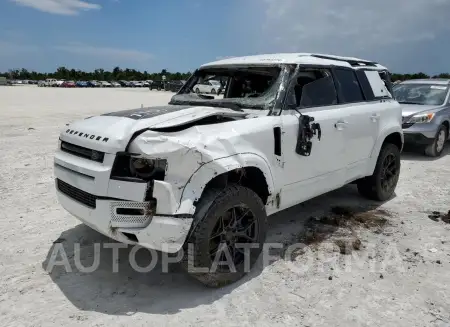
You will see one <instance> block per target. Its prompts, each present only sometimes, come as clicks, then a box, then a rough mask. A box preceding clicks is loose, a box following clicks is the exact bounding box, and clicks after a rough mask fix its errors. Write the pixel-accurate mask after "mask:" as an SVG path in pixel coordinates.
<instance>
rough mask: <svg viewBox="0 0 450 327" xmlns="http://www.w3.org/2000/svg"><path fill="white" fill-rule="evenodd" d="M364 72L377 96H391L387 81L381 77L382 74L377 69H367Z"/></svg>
mask: <svg viewBox="0 0 450 327" xmlns="http://www.w3.org/2000/svg"><path fill="white" fill-rule="evenodd" d="M364 73H365V75H366V77H367V80H368V81H369V83H370V87H371V88H372V91H373V94H374V95H375V98H385V97H389V98H390V97H391V94H390V93H389V91H388V89H387V86H386V84H385V82H384V81H383V80H382V79H381V77H380V74H379V73H378V72H377V71H370V70H367V71H365V72H364Z"/></svg>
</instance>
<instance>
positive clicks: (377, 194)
mask: <svg viewBox="0 0 450 327" xmlns="http://www.w3.org/2000/svg"><path fill="white" fill-rule="evenodd" d="M399 177H400V149H399V148H398V147H397V146H396V145H395V144H392V143H386V144H384V145H383V147H382V148H381V151H380V154H379V156H378V159H377V164H376V166H375V171H374V172H373V175H372V176H368V177H365V178H362V179H360V180H359V181H358V182H357V186H358V191H359V193H360V194H361V195H362V196H364V197H365V198H367V199H370V200H375V201H386V200H388V199H390V198H391V196H392V195H393V194H394V191H395V188H396V187H397V183H398V179H399Z"/></svg>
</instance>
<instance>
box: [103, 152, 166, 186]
mask: <svg viewBox="0 0 450 327" xmlns="http://www.w3.org/2000/svg"><path fill="white" fill-rule="evenodd" d="M166 168H167V160H166V159H159V158H156V159H153V158H144V157H141V156H140V155H139V154H131V153H118V154H117V157H116V160H115V162H114V165H113V169H112V172H111V178H112V179H120V180H130V181H131V180H135V179H138V180H141V181H151V180H161V181H163V180H164V177H165V173H166Z"/></svg>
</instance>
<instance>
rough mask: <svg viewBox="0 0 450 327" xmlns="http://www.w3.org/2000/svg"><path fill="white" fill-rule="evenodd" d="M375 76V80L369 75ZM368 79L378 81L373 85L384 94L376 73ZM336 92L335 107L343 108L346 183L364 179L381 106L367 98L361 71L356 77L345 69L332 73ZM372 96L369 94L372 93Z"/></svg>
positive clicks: (384, 90)
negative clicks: (337, 105) (336, 100)
mask: <svg viewBox="0 0 450 327" xmlns="http://www.w3.org/2000/svg"><path fill="white" fill-rule="evenodd" d="M372 73H375V75H376V76H374V75H372ZM370 76H371V78H373V79H375V77H377V78H378V81H379V83H378V84H377V85H376V87H377V90H378V89H379V90H378V92H379V93H382V92H385V93H384V94H385V95H387V89H386V87H385V86H384V84H383V82H382V80H381V79H380V77H379V75H378V73H377V72H376V71H372V72H370ZM334 77H335V81H336V86H337V89H338V95H339V103H340V104H343V105H345V123H346V129H345V132H344V138H345V149H344V153H345V160H346V164H347V167H348V172H347V174H348V175H347V181H349V180H353V179H355V178H358V177H362V176H364V175H365V167H366V163H367V160H368V159H369V158H370V155H371V153H372V149H373V147H374V146H375V143H376V141H377V137H378V134H379V128H380V126H379V121H380V115H381V108H382V106H383V104H382V103H380V100H379V99H376V98H375V97H374V96H373V95H370V94H368V92H367V90H366V89H367V88H368V89H369V90H370V89H371V86H370V85H371V84H370V83H369V81H368V78H367V76H366V75H365V72H364V71H361V72H360V73H358V72H355V70H353V69H350V68H345V67H342V68H341V67H339V68H335V69H334ZM372 93H373V91H372Z"/></svg>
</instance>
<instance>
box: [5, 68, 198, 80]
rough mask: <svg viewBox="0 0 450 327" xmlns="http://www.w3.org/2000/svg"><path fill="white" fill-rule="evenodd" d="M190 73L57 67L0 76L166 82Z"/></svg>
mask: <svg viewBox="0 0 450 327" xmlns="http://www.w3.org/2000/svg"><path fill="white" fill-rule="evenodd" d="M191 74H192V73H191V72H187V73H180V72H176V73H172V72H169V71H167V70H166V69H163V70H161V72H159V73H149V72H147V71H144V72H141V71H138V70H135V69H129V68H126V69H121V68H120V67H115V68H114V69H113V70H112V71H107V70H104V69H100V68H99V69H95V70H94V71H92V72H85V71H82V70H75V69H68V68H66V67H59V68H58V69H57V70H56V71H55V72H53V73H42V72H36V71H29V70H27V69H25V68H22V69H11V70H9V71H8V72H4V73H1V72H0V76H3V77H6V78H9V79H16V80H33V81H36V80H45V79H47V78H54V79H64V80H69V81H70V80H75V81H92V80H95V81H122V80H124V81H146V80H160V79H162V76H166V79H167V80H186V79H187V78H188V77H189V76H190V75H191Z"/></svg>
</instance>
